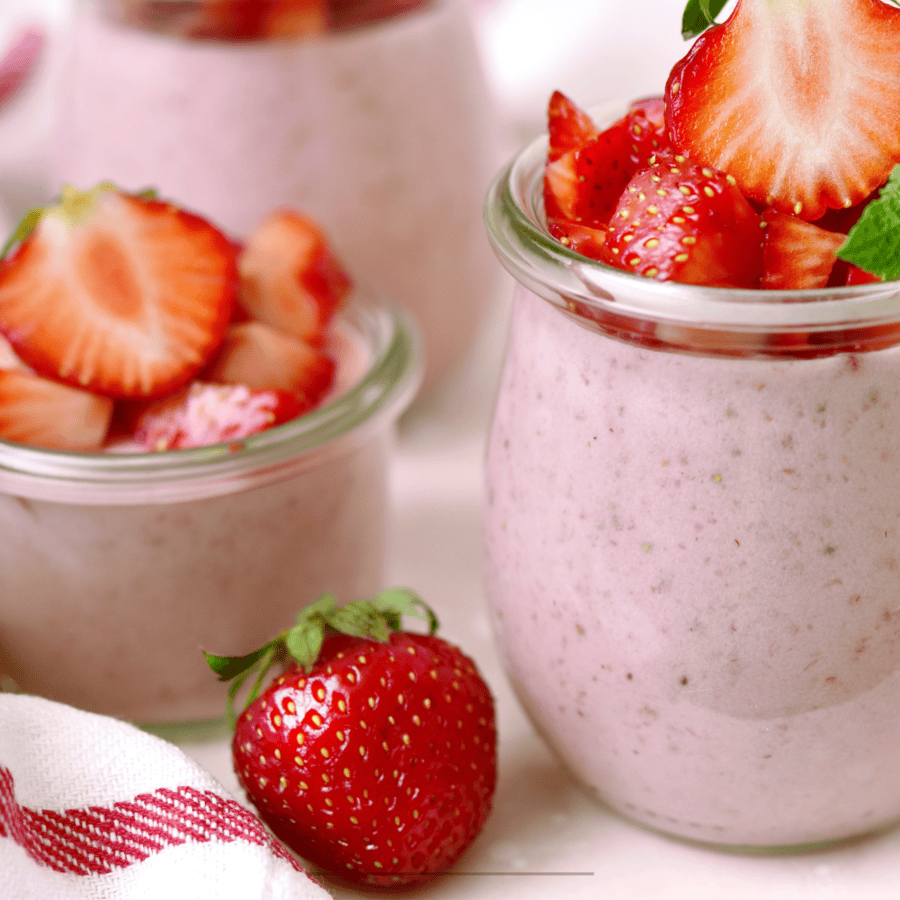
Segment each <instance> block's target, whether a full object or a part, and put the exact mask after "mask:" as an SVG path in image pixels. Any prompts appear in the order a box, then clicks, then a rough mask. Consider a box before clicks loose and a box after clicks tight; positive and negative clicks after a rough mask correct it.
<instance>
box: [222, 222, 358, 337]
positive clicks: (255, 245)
mask: <svg viewBox="0 0 900 900" xmlns="http://www.w3.org/2000/svg"><path fill="white" fill-rule="evenodd" d="M239 267H240V273H241V304H242V305H243V306H244V308H245V309H246V310H247V312H248V313H249V314H250V316H251V318H254V319H257V320H259V321H260V322H265V323H266V324H268V325H271V326H273V327H274V328H278V329H280V330H281V331H285V332H287V333H288V334H291V335H293V336H294V337H296V338H299V339H300V340H304V341H311V342H316V341H320V340H321V339H322V337H323V335H324V331H325V328H326V327H327V325H328V323H329V322H330V321H331V319H332V317H333V316H334V313H335V311H336V310H337V309H338V307H339V306H341V304H342V303H343V302H344V300H345V299H346V298H347V296H348V295H349V293H350V290H351V288H352V286H353V283H352V280H351V278H350V276H349V275H348V274H347V272H346V270H345V269H344V267H343V266H342V265H341V263H340V261H339V260H338V259H337V257H336V256H335V254H334V252H333V250H332V249H331V247H330V245H329V243H328V241H327V239H326V237H325V235H324V233H323V232H322V230H321V229H320V228H319V226H318V225H317V224H316V223H315V222H314V221H313V220H312V219H310V218H308V217H307V216H304V215H301V214H300V213H297V212H293V211H290V210H284V211H281V212H277V213H274V214H272V215H271V216H269V217H268V218H266V219H265V220H264V221H263V222H262V223H261V224H260V225H259V227H258V228H257V229H256V230H255V231H254V232H253V233H252V234H251V235H250V236H249V237H248V238H247V240H246V243H245V245H244V251H243V253H242V254H241V256H240V260H239Z"/></svg>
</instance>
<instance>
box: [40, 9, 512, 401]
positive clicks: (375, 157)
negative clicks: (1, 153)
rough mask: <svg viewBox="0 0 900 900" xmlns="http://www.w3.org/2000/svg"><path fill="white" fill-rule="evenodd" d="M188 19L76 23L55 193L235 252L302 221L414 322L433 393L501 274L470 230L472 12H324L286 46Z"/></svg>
mask: <svg viewBox="0 0 900 900" xmlns="http://www.w3.org/2000/svg"><path fill="white" fill-rule="evenodd" d="M193 5H194V4H191V3H160V2H155V3H154V2H150V0H126V2H116V3H110V4H100V3H99V2H95V0H86V2H82V3H80V4H79V5H78V11H77V15H76V20H75V22H74V30H73V39H72V48H71V54H70V57H69V61H68V63H67V65H66V66H65V69H64V76H63V78H62V79H61V83H60V92H59V97H58V117H57V118H58V122H57V129H56V133H57V139H56V143H57V147H58V152H57V153H56V160H55V164H54V166H53V173H52V181H53V184H52V185H51V190H53V191H56V190H58V188H59V185H60V184H63V183H72V184H76V185H87V184H94V183H96V182H98V181H102V180H108V181H113V182H114V183H116V184H118V185H119V186H121V187H124V188H125V189H129V190H141V189H143V188H146V187H148V186H153V187H156V188H158V189H159V190H160V192H161V193H162V194H164V195H166V196H173V197H178V198H179V200H180V201H181V202H183V203H184V205H185V206H187V207H188V208H194V209H202V210H204V212H205V213H206V214H207V215H209V216H210V218H212V219H213V220H214V221H216V222H218V223H219V224H220V225H222V227H224V228H225V229H226V230H228V231H230V232H232V233H233V234H246V233H248V232H249V231H250V230H251V229H252V228H253V227H254V226H255V225H256V224H257V222H258V221H259V220H260V219H261V218H262V216H263V215H265V214H267V213H268V212H270V211H271V210H273V209H276V208H278V207H280V206H282V205H290V206H295V207H298V208H301V209H303V210H304V211H306V212H307V213H308V214H310V215H311V216H312V217H313V218H315V219H316V220H318V221H319V222H320V223H321V224H322V226H323V227H324V228H325V230H326V231H327V232H328V233H329V235H330V236H331V239H332V241H333V243H334V247H335V250H336V252H337V253H338V255H339V256H340V257H341V259H343V260H344V261H345V263H346V265H347V268H348V269H349V270H350V271H352V272H353V273H354V276H355V278H356V279H357V281H358V282H359V283H361V284H365V285H368V286H370V287H372V288H374V289H376V290H378V291H380V292H382V293H384V294H385V295H387V296H390V297H392V298H394V299H396V300H397V301H399V302H400V303H401V304H402V305H404V306H405V307H406V308H407V309H408V310H409V311H410V312H411V313H412V315H413V317H414V319H415V320H416V322H417V325H418V326H419V330H420V332H421V333H422V336H423V342H424V345H425V350H426V374H425V385H426V386H428V385H430V384H432V383H435V382H436V381H438V380H439V379H440V377H441V376H443V375H445V374H447V373H449V371H450V370H452V368H453V367H454V366H455V365H456V363H457V362H458V361H459V360H460V358H461V357H462V355H463V353H464V352H465V350H466V348H467V346H468V344H469V341H470V340H471V338H472V336H473V333H474V331H475V329H476V327H477V324H478V322H479V321H480V319H481V316H482V313H483V311H484V310H485V308H486V306H487V304H488V301H489V299H490V297H491V296H492V293H493V289H494V285H495V283H496V280H497V277H498V274H499V267H498V266H497V265H496V260H494V259H493V257H492V256H491V253H490V249H489V247H488V246H487V244H486V242H485V241H484V235H483V233H482V231H481V222H480V209H481V202H482V199H483V196H484V191H485V190H486V188H487V185H488V183H489V180H490V177H491V175H492V173H493V171H494V170H495V167H496V162H497V160H496V159H495V123H496V115H495V114H494V112H493V111H492V109H491V103H490V98H489V96H488V89H487V86H486V81H485V77H484V74H483V71H482V68H481V63H480V59H479V56H478V52H477V46H476V42H475V37H474V32H473V27H472V23H471V21H470V18H469V12H468V7H467V5H466V4H465V3H464V2H463V0H407V2H382V3H378V2H369V3H365V2H363V3H347V2H344V3H332V4H331V5H330V12H329V10H324V11H323V18H322V20H321V21H319V22H318V24H317V25H316V23H315V22H313V23H312V24H310V23H309V22H308V21H306V20H304V23H305V31H304V33H303V34H301V35H299V36H293V37H292V36H290V35H288V36H286V37H285V36H278V37H270V36H268V35H267V34H265V33H262V34H253V33H251V34H248V35H241V34H238V35H236V36H235V35H232V37H233V38H234V39H232V40H227V39H225V37H227V35H226V36H224V37H222V39H215V38H216V33H215V31H213V32H212V33H211V34H210V33H205V34H201V35H200V36H199V37H198V36H197V34H196V28H194V29H193V30H190V29H189V28H188V25H187V24H186V23H188V22H191V21H193V20H192V19H191V18H190V17H191V16H192V15H195V13H192V6H193ZM228 5H229V4H228V3H226V0H222V3H221V4H220V6H221V7H222V8H223V9H224V8H227V6H228ZM232 5H234V4H232ZM285 5H287V6H290V4H285ZM294 5H297V4H294ZM299 5H301V6H303V5H304V4H299ZM260 6H262V4H260ZM306 6H310V7H317V6H319V7H323V8H324V7H325V4H324V3H322V4H316V3H314V2H313V3H309V4H306ZM379 16H381V17H382V18H379ZM360 23H362V24H360ZM269 27H270V29H274V30H277V29H275V26H269ZM263 31H265V29H263ZM311 32H312V33H311Z"/></svg>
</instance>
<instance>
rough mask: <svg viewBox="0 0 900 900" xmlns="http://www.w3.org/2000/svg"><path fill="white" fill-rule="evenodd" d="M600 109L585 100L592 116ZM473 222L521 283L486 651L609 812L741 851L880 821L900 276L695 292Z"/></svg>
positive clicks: (506, 216)
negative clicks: (494, 651) (858, 282)
mask: <svg viewBox="0 0 900 900" xmlns="http://www.w3.org/2000/svg"><path fill="white" fill-rule="evenodd" d="M598 119H599V114H597V117H595V121H597V120H598ZM546 151H547V143H546V140H545V139H541V140H538V141H537V142H535V143H534V144H532V145H531V146H529V147H528V148H527V149H525V150H524V151H523V152H522V154H521V155H520V156H519V157H518V158H517V159H516V160H515V161H514V162H513V163H512V165H511V166H510V167H509V168H508V169H507V170H506V171H504V172H503V173H502V174H501V175H500V176H499V178H498V180H497V181H496V182H495V184H494V186H493V187H492V189H491V191H490V193H489V196H488V200H487V204H486V209H485V218H486V223H487V227H488V231H489V234H490V237H491V240H492V242H493V244H494V246H495V249H496V251H497V253H498V255H499V257H500V259H501V261H502V262H503V263H504V265H505V266H506V268H507V269H508V270H509V271H510V272H511V273H512V274H513V275H514V276H515V278H516V280H517V282H518V284H517V288H516V294H515V299H514V310H513V317H512V323H511V332H510V337H509V343H508V347H507V352H506V359H505V366H504V370H503V375H502V381H501V385H500V388H499V397H498V400H497V404H496V410H495V413H494V418H493V424H492V428H491V433H490V438H489V446H488V451H487V467H486V495H485V504H484V523H483V524H484V539H485V545H486V583H487V591H488V596H489V600H490V604H491V610H492V618H493V625H494V629H495V634H496V638H497V642H498V645H499V647H500V650H501V652H502V656H503V658H504V660H505V664H506V667H507V670H508V672H509V675H510V678H511V681H512V683H513V685H514V687H515V690H516V692H517V693H518V696H519V697H520V699H521V701H522V704H523V706H524V707H525V709H526V710H527V712H528V714H529V715H530V717H531V719H532V721H533V722H534V724H535V726H536V728H537V730H538V731H539V732H540V734H541V735H543V737H544V738H545V739H546V741H547V743H548V744H549V746H550V747H551V748H552V749H553V750H554V751H555V752H556V753H557V754H558V756H559V757H560V758H561V759H562V760H563V762H564V763H565V764H566V765H567V766H568V767H569V768H570V769H571V771H572V772H574V774H575V775H576V776H577V777H578V778H579V779H580V780H581V781H583V782H584V783H585V784H586V785H588V786H589V788H590V789H591V790H592V791H593V792H595V793H596V794H597V795H598V796H599V797H600V798H601V799H602V800H603V801H605V802H606V803H607V804H609V805H610V806H611V807H613V808H615V809H616V810H618V811H620V812H621V813H623V814H624V815H625V816H627V817H629V818H631V819H633V820H636V821H638V822H641V823H644V824H645V825H648V826H651V827H652V828H655V829H659V830H661V831H664V832H668V833H671V834H674V835H678V836H682V837H685V838H690V839H694V840H698V841H704V842H712V843H715V844H727V845H737V846H756V847H783V846H793V845H807V844H816V843H822V842H831V841H835V840H839V839H843V838H847V837H849V836H852V835H858V834H861V833H866V832H870V831H872V830H873V829H876V828H878V827H880V826H883V825H885V824H886V823H890V822H892V821H894V820H896V819H897V818H898V816H900V753H898V752H897V747H898V746H900V673H898V668H900V589H898V566H900V346H898V344H900V285H898V284H897V283H888V284H874V285H865V286H859V287H853V288H844V289H838V288H832V289H824V290H819V291H803V292H790V293H787V292H781V293H778V292H770V291H767V292H763V291H740V290H724V289H716V288H704V287H694V286H690V285H680V284H674V283H671V282H665V283H664V282H657V281H654V280H653V279H649V278H644V277H641V276H637V275H633V274H629V273H626V272H622V271H618V270H616V269H612V268H609V267H607V266H604V265H602V264H600V263H596V262H593V261H591V260H588V259H585V258H584V257H581V256H580V255H578V254H576V253H573V252H571V251H569V250H567V249H566V248H565V247H563V246H562V245H561V244H559V243H557V242H556V241H554V240H553V239H552V238H551V237H550V235H549V234H548V233H547V231H546V228H545V224H544V220H543V208H542V197H541V188H542V175H543V171H544V162H545V156H546Z"/></svg>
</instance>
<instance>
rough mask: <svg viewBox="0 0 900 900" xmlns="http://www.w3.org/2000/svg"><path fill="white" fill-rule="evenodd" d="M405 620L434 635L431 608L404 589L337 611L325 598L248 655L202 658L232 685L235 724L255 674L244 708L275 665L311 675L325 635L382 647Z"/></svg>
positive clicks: (230, 702)
mask: <svg viewBox="0 0 900 900" xmlns="http://www.w3.org/2000/svg"><path fill="white" fill-rule="evenodd" d="M403 616H414V617H416V618H419V619H424V620H425V621H426V622H427V623H428V633H429V634H434V633H435V632H436V631H437V629H438V627H439V626H438V619H437V616H436V615H435V614H434V611H433V610H432V609H431V607H430V606H428V604H427V603H425V601H424V600H422V598H421V597H420V596H419V595H418V594H416V593H415V592H414V591H411V590H409V589H408V588H389V589H387V590H384V591H382V592H381V593H380V594H378V595H377V596H376V597H374V598H373V599H372V600H354V601H353V602H352V603H348V604H347V605H346V606H338V605H337V601H336V600H335V599H334V596H333V595H332V594H323V595H322V596H321V597H319V599H318V600H316V601H315V602H314V603H311V604H310V605H309V606H307V607H305V608H304V609H302V610H300V612H299V613H298V614H297V622H296V624H295V625H294V626H293V627H292V628H288V629H286V630H285V631H282V632H281V633H280V634H278V635H277V636H276V637H274V638H272V640H270V641H267V642H266V643H265V644H263V646H262V647H260V648H259V649H257V650H254V651H253V652H252V653H247V654H245V655H244V656H216V655H214V654H212V653H206V652H204V654H203V655H204V656H205V657H206V663H207V665H208V666H209V667H210V668H211V669H212V670H213V671H214V672H215V673H216V675H218V676H219V681H231V682H232V684H231V687H230V688H229V691H228V712H229V715H230V717H231V720H232V724H234V722H235V721H236V718H237V717H236V714H235V700H236V698H237V695H238V693H239V691H240V689H241V687H243V685H244V683H245V682H246V681H247V679H248V678H249V677H250V676H251V675H252V674H253V673H256V679H255V680H254V682H253V685H252V687H251V688H250V693H249V694H248V696H247V699H246V700H245V701H244V706H245V707H246V706H249V705H250V704H251V703H252V702H253V701H254V700H255V699H256V698H257V697H258V696H259V694H260V692H261V690H262V688H263V685H264V682H265V678H266V675H267V674H268V672H269V670H270V669H271V668H272V666H274V665H275V664H276V663H280V664H282V665H283V664H286V663H287V662H288V661H289V660H293V661H294V662H296V663H297V664H298V665H301V666H303V667H304V668H305V669H306V670H307V671H309V670H310V669H311V668H312V666H313V665H314V664H315V662H316V659H318V656H319V651H320V650H321V649H322V644H323V643H324V642H325V638H326V637H327V636H328V635H329V634H333V633H340V634H348V635H351V636H353V637H361V638H369V639H370V640H375V641H379V642H381V643H384V642H386V641H387V640H388V639H389V638H390V635H391V633H392V632H395V631H400V629H401V627H402V620H403Z"/></svg>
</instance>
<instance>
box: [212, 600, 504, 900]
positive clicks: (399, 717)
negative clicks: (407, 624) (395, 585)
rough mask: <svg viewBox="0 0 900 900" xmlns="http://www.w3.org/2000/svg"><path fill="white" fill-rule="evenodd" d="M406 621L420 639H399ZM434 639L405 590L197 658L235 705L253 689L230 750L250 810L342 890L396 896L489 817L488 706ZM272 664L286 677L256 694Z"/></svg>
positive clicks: (425, 877)
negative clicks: (236, 650)
mask: <svg viewBox="0 0 900 900" xmlns="http://www.w3.org/2000/svg"><path fill="white" fill-rule="evenodd" d="M407 614H412V615H416V616H419V617H422V618H426V619H428V621H429V626H430V627H429V633H428V634H417V633H413V632H407V631H400V630H399V629H400V626H401V619H402V616H403V615H407ZM437 625H438V623H437V619H436V618H435V616H434V613H433V612H432V611H431V610H430V609H429V608H428V607H427V606H426V605H425V604H424V603H423V602H422V600H421V599H420V598H419V597H418V596H416V595H415V594H413V593H412V592H411V591H407V590H404V589H396V590H390V591H384V592H382V593H381V594H379V595H378V596H377V597H375V598H374V599H373V600H358V601H354V602H353V603H350V604H348V605H346V606H343V607H339V606H337V604H336V602H335V600H334V598H333V597H332V596H330V595H327V594H326V595H325V596H324V597H322V598H320V599H319V600H318V601H317V602H315V603H313V604H312V605H311V606H308V607H306V609H304V610H303V611H302V612H301V613H300V614H299V616H298V617H297V624H296V625H295V626H294V627H293V628H291V629H288V630H287V631H285V632H283V633H282V634H280V635H278V636H277V637H275V638H274V639H273V640H272V641H269V642H268V643H267V644H265V645H264V646H263V647H261V648H260V649H259V650H257V651H254V652H253V653H250V654H247V655H246V656H242V657H220V656H211V655H209V654H207V656H206V659H207V662H208V663H209V665H210V667H211V668H212V669H213V671H215V672H216V673H217V674H218V675H219V678H220V680H222V681H230V680H232V679H235V681H234V686H233V687H232V689H231V691H230V697H231V698H232V699H233V698H234V696H235V694H236V693H237V691H238V689H239V688H240V687H241V685H242V684H243V683H244V682H245V681H246V680H247V678H248V677H249V676H250V675H255V683H254V685H253V687H252V689H251V691H250V695H249V698H248V701H247V702H248V706H247V708H246V709H245V710H244V711H243V712H242V713H241V715H240V716H239V718H238V720H237V725H236V728H235V732H234V740H233V742H232V756H233V760H234V768H235V771H236V772H237V775H238V779H239V781H240V783H241V784H242V786H243V787H244V790H245V791H246V793H247V797H248V798H249V799H250V800H251V802H252V803H253V804H254V806H256V808H257V810H258V811H259V814H260V816H261V818H262V819H263V820H264V821H265V822H266V824H268V825H269V827H270V828H271V829H272V831H273V832H274V833H275V834H276V835H277V836H278V837H279V838H281V840H283V841H284V842H285V843H286V844H287V845H288V846H289V847H291V848H292V849H293V850H295V851H296V852H297V853H298V854H299V855H300V856H302V857H304V858H305V859H307V860H309V862H311V863H312V864H313V865H314V866H316V867H317V868H318V869H319V870H321V871H322V872H325V873H328V874H329V875H331V876H332V877H333V878H335V879H337V880H339V881H340V882H343V883H344V884H348V885H351V886H353V887H363V888H366V889H371V888H379V889H385V888H386V889H393V890H397V889H401V888H403V887H404V886H411V885H416V884H422V883H423V882H426V881H429V880H431V879H433V878H434V877H435V876H437V875H439V874H442V873H446V872H447V870H448V869H449V868H450V866H452V865H453V863H454V862H455V861H456V860H457V858H458V857H459V856H460V854H461V853H462V852H463V851H464V850H465V849H466V847H468V845H469V844H470V843H471V842H472V841H473V840H474V839H475V837H476V836H477V835H478V833H479V832H480V831H481V829H482V827H483V825H484V823H485V821H486V819H487V817H488V815H489V814H490V811H491V805H492V801H493V794H494V789H495V785H496V779H497V771H496V727H495V714H494V703H493V699H492V697H491V694H490V690H489V689H488V686H487V685H486V684H485V683H484V681H483V680H482V678H481V676H480V675H479V674H478V671H477V670H476V668H475V666H474V664H473V663H472V661H471V660H470V659H469V658H468V657H467V656H465V655H464V654H463V653H462V651H461V650H460V649H459V648H457V647H455V646H453V645H452V644H448V643H447V642H446V641H444V640H443V639H441V638H440V637H438V636H437V635H436V634H435V631H436V630H437ZM276 661H277V662H279V663H281V664H282V665H286V666H287V668H286V669H285V670H284V671H283V673H282V674H280V675H279V676H277V677H276V678H275V679H274V681H272V682H271V683H270V684H269V685H268V686H267V687H266V688H265V690H263V683H264V679H265V677H266V673H267V671H268V670H269V668H270V667H271V666H272V664H273V663H274V662H276ZM260 691H262V693H260Z"/></svg>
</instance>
